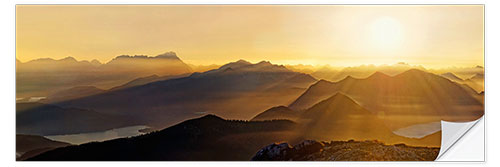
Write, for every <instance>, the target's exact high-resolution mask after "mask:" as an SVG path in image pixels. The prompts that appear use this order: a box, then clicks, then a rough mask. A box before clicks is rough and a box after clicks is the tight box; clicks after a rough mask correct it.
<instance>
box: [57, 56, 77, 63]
mask: <svg viewBox="0 0 500 167" xmlns="http://www.w3.org/2000/svg"><path fill="white" fill-rule="evenodd" d="M59 61H68V62H70V61H71V62H76V59H75V58H74V57H71V56H68V57H65V58H63V59H60V60H59Z"/></svg>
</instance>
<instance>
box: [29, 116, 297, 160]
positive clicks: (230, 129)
mask: <svg viewBox="0 0 500 167" xmlns="http://www.w3.org/2000/svg"><path fill="white" fill-rule="evenodd" d="M294 126H295V124H294V123H293V122H291V121H286V120H277V121H237V120H224V119H222V118H220V117H218V116H215V115H212V114H209V115H205V116H203V117H200V118H196V119H191V120H187V121H184V122H181V123H179V124H177V125H174V126H171V127H168V128H165V129H163V130H161V131H157V132H151V133H149V134H145V135H141V136H136V137H130V138H120V139H114V140H108V141H104V142H91V143H87V144H82V145H78V146H69V147H64V148H59V149H56V150H52V151H49V152H46V153H43V154H41V155H38V156H36V157H33V158H31V159H29V160H35V161H45V160H66V161H71V160H73V161H74V160H78V161H82V160H94V161H96V160H108V161H116V160H127V161H134V160H142V161H145V160H156V161H158V160H164V161H166V160H176V161H185V160H205V161H206V160H212V161H214V160H249V159H250V158H251V157H252V155H253V154H254V153H255V151H256V150H258V149H259V148H261V147H263V146H265V145H267V144H268V143H272V142H274V141H283V140H284V136H283V135H269V134H270V133H271V134H272V133H277V134H280V133H281V132H283V131H289V130H293V129H294Z"/></svg>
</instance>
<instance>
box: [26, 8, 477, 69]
mask: <svg viewBox="0 0 500 167" xmlns="http://www.w3.org/2000/svg"><path fill="white" fill-rule="evenodd" d="M16 12H17V18H16V26H17V27H16V29H17V32H16V33H17V34H16V40H17V48H16V51H17V55H16V57H17V58H18V59H19V60H21V61H23V62H25V61H28V60H31V59H36V58H42V57H51V58H55V59H60V58H64V57H67V56H72V57H75V58H76V59H78V60H92V59H98V60H100V61H101V62H107V61H109V60H111V59H112V58H113V57H116V56H118V55H123V54H128V55H135V54H146V55H150V56H155V55H158V54H161V53H163V52H167V51H175V52H177V54H178V56H179V57H180V58H181V59H183V60H184V61H186V62H187V63H192V64H224V63H227V62H229V61H235V60H238V59H245V60H249V61H251V62H257V61H260V60H269V61H271V62H273V63H278V64H331V65H341V66H343V65H359V64H393V63H397V62H400V61H404V62H408V63H410V64H421V65H424V66H428V67H439V66H474V65H483V60H484V56H483V48H484V44H483V6H481V5H459V6H450V5H446V6H445V5H429V6H418V5H404V6H397V5H396V6H382V5H375V6H359V5H355V6H342V5H332V6H317V5H291V6H280V5H272V6H231V5H225V6H215V5H214V6H193V5H187V6H171V5H170V6H168V5H157V6H154V5H153V6H150V5H139V6H125V5H119V6H116V5H115V6H113V5H105V6H93V5H85V6H83V5H77V6H60V5H57V6H44V5H33V6H25V5H21V6H19V5H18V6H17V10H16Z"/></svg>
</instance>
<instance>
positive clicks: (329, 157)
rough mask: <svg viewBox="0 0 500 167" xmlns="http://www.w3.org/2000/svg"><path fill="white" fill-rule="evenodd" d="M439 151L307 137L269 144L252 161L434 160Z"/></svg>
mask: <svg viewBox="0 0 500 167" xmlns="http://www.w3.org/2000/svg"><path fill="white" fill-rule="evenodd" d="M438 154H439V148H437V147H412V146H407V145H405V144H396V145H385V144H384V143H381V142H378V141H373V140H367V141H354V140H349V141H332V142H318V141H315V140H305V141H303V142H302V143H299V144H297V145H295V146H293V147H292V146H290V145H289V144H288V143H274V144H271V145H268V146H266V147H264V148H262V149H261V150H259V151H258V152H257V154H256V155H255V156H254V157H253V158H252V161H434V160H435V159H436V157H437V156H438Z"/></svg>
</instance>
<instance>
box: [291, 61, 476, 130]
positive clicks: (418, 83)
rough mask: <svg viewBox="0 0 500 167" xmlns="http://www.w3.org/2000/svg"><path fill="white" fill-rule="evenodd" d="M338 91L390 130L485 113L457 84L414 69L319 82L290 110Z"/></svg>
mask: <svg viewBox="0 0 500 167" xmlns="http://www.w3.org/2000/svg"><path fill="white" fill-rule="evenodd" d="M339 92H340V93H343V94H345V95H348V96H349V97H351V98H352V99H353V100H354V101H356V102H357V103H358V104H360V105H361V106H363V107H364V108H366V109H367V110H369V111H371V112H373V113H374V114H376V115H379V116H380V117H383V119H384V120H386V122H390V125H389V126H390V127H391V128H401V127H404V126H408V125H411V124H418V123H423V122H434V121H440V120H447V121H471V120H475V119H477V118H479V117H481V116H482V115H483V113H484V105H483V104H482V102H481V101H480V100H478V99H477V98H476V97H474V96H473V95H471V93H470V91H467V90H466V89H464V88H463V86H461V85H460V84H457V83H455V82H452V81H450V80H448V79H445V78H443V77H440V76H438V75H435V74H432V73H428V72H424V71H421V70H417V69H411V70H408V71H405V72H403V73H400V74H398V75H395V76H388V75H386V74H384V73H381V72H375V73H373V74H372V75H370V76H369V77H367V78H363V79H358V78H353V77H350V76H349V77H346V78H344V79H343V80H341V81H339V82H329V81H325V80H320V81H318V82H316V83H315V84H313V85H311V86H310V87H309V88H308V90H306V91H305V92H304V93H303V94H302V95H300V97H298V98H297V99H296V100H295V101H294V102H293V103H291V104H290V105H289V108H291V109H292V110H296V111H299V110H305V109H307V108H309V107H311V106H313V105H314V104H316V103H318V102H320V101H322V100H324V99H327V98H329V97H331V96H332V95H335V94H337V93H339ZM476 94H477V93H476Z"/></svg>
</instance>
